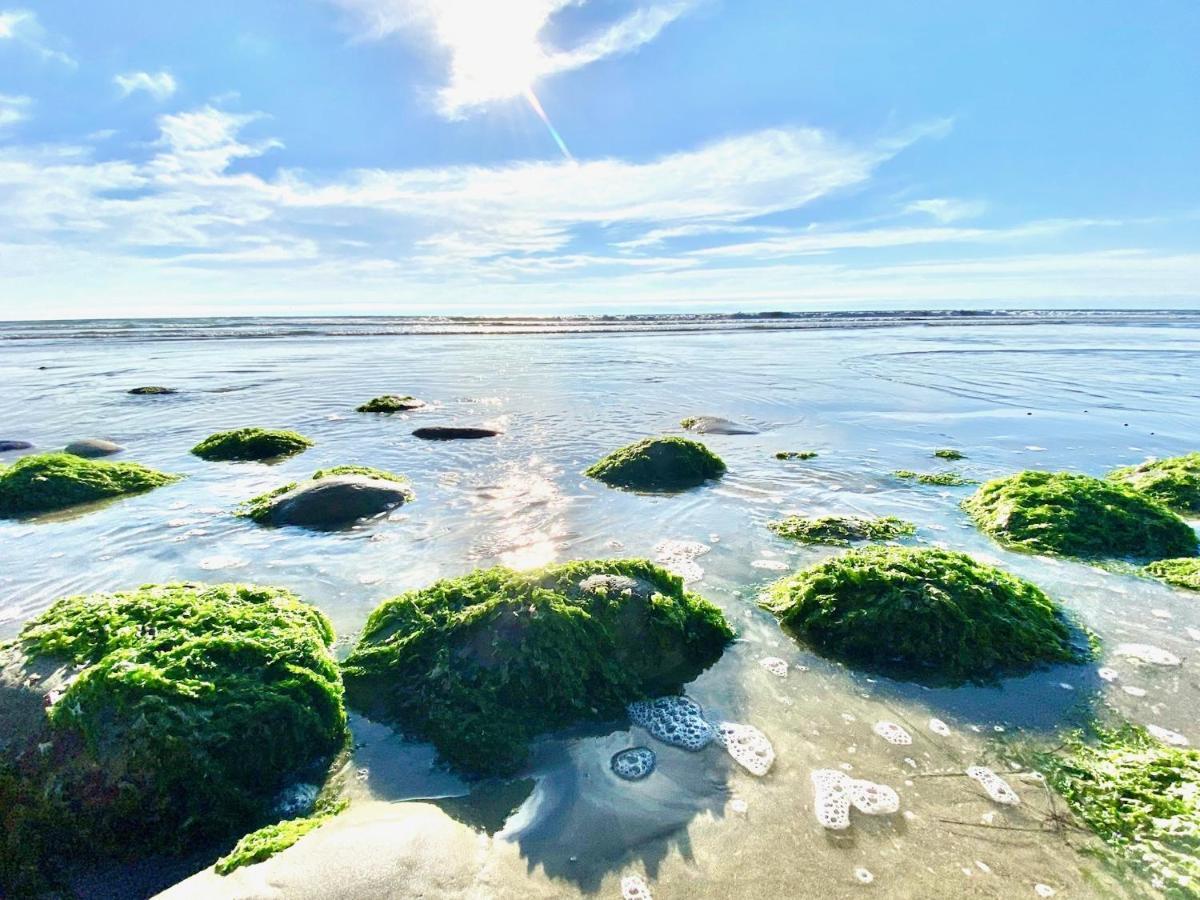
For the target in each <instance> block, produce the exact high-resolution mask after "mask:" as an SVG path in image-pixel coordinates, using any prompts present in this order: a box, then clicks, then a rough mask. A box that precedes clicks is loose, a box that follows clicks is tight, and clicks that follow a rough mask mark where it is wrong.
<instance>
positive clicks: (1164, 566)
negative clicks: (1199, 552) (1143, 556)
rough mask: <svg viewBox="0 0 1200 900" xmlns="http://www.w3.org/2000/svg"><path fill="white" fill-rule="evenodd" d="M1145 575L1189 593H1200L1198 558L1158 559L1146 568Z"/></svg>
mask: <svg viewBox="0 0 1200 900" xmlns="http://www.w3.org/2000/svg"><path fill="white" fill-rule="evenodd" d="M1143 571H1144V572H1145V573H1146V574H1147V575H1153V576H1154V577H1155V578H1160V579H1162V580H1163V581H1165V582H1166V583H1167V584H1170V585H1173V586H1175V587H1178V588H1185V589H1186V590H1189V591H1200V558H1197V557H1194V556H1193V557H1191V558H1184V559H1160V560H1158V561H1157V562H1152V563H1150V564H1149V565H1148V566H1146V567H1145V568H1144V569H1143Z"/></svg>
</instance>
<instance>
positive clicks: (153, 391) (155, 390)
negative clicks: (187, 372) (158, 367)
mask: <svg viewBox="0 0 1200 900" xmlns="http://www.w3.org/2000/svg"><path fill="white" fill-rule="evenodd" d="M129 393H130V394H133V395H134V396H135V397H158V396H163V395H165V394H178V393H179V391H177V390H175V388H169V387H158V386H157V385H147V386H146V387H135V388H130V389H129Z"/></svg>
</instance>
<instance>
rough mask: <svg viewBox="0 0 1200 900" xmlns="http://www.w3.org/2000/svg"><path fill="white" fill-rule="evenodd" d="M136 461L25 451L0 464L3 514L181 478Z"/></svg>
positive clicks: (65, 505) (60, 506)
mask: <svg viewBox="0 0 1200 900" xmlns="http://www.w3.org/2000/svg"><path fill="white" fill-rule="evenodd" d="M179 477H180V476H178V475H169V474H167V473H165V472H158V471H155V470H154V469H150V468H147V467H146V466H141V465H138V464H137V463H128V462H121V463H113V462H101V461H98V460H92V459H84V458H82V457H79V456H72V455H71V454H69V453H39V454H35V455H33V456H25V457H22V458H21V459H19V460H17V461H16V462H15V463H13V464H12V465H10V466H7V467H5V468H4V469H0V516H12V515H23V514H28V513H38V512H50V511H52V510H58V509H66V508H68V507H71V506H78V505H79V504H81V503H92V502H95V501H97V500H104V499H107V498H109V497H119V496H122V495H124V494H140V493H144V492H145V491H149V490H152V489H154V488H156V487H160V486H162V485H164V484H170V483H171V482H173V481H178V480H179Z"/></svg>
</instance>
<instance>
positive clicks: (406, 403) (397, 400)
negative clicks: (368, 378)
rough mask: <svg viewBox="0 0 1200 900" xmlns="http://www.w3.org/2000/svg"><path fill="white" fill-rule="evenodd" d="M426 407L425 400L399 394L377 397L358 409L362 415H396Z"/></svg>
mask: <svg viewBox="0 0 1200 900" xmlns="http://www.w3.org/2000/svg"><path fill="white" fill-rule="evenodd" d="M424 405H425V401H424V400H418V399H417V398H416V397H410V396H408V395H407V394H405V395H403V396H401V395H399V394H384V395H383V396H382V397H375V398H374V399H372V400H368V401H367V402H366V403H364V404H363V405H362V406H360V407H358V408H357V411H358V412H362V413H396V412H406V411H408V410H410V409H420V408H421V407H422V406H424Z"/></svg>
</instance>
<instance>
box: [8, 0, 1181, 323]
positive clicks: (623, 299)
mask: <svg viewBox="0 0 1200 900" xmlns="http://www.w3.org/2000/svg"><path fill="white" fill-rule="evenodd" d="M10 2H12V0H0V318H5V319H30V318H69V317H90V316H167V315H188V316H191V315H321V314H333V315H337V314H342V315H350V314H355V315H357V314H430V313H432V314H438V313H446V314H570V313H600V312H608V313H630V312H673V311H696V312H706V311H710V312H719V311H736V310H743V311H762V310H805V309H838V308H854V309H862V308H879V309H884V308H906V309H916V308H946V307H953V308H983V307H1075V308H1091V307H1137V308H1146V307H1200V53H1198V52H1197V49H1196V48H1197V47H1200V4H1197V3H1195V2H1194V0H1175V2H1171V0H1147V2H1146V3H1140V4H1130V3H1128V2H1124V0H1122V2H1114V0H1055V2H1046V0H1009V2H1007V3H1004V4H997V3H980V2H976V3H962V2H953V0H857V2H854V3H828V2H826V3H817V2H810V0H503V2H500V0H251V2H247V0H238V2H232V0H206V2H204V3H195V2H187V3H185V2H180V0H43V2H31V0H24V2H23V0H16V3H17V4H18V5H15V6H7V5H6V3H10ZM22 4H23V5H22Z"/></svg>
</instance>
